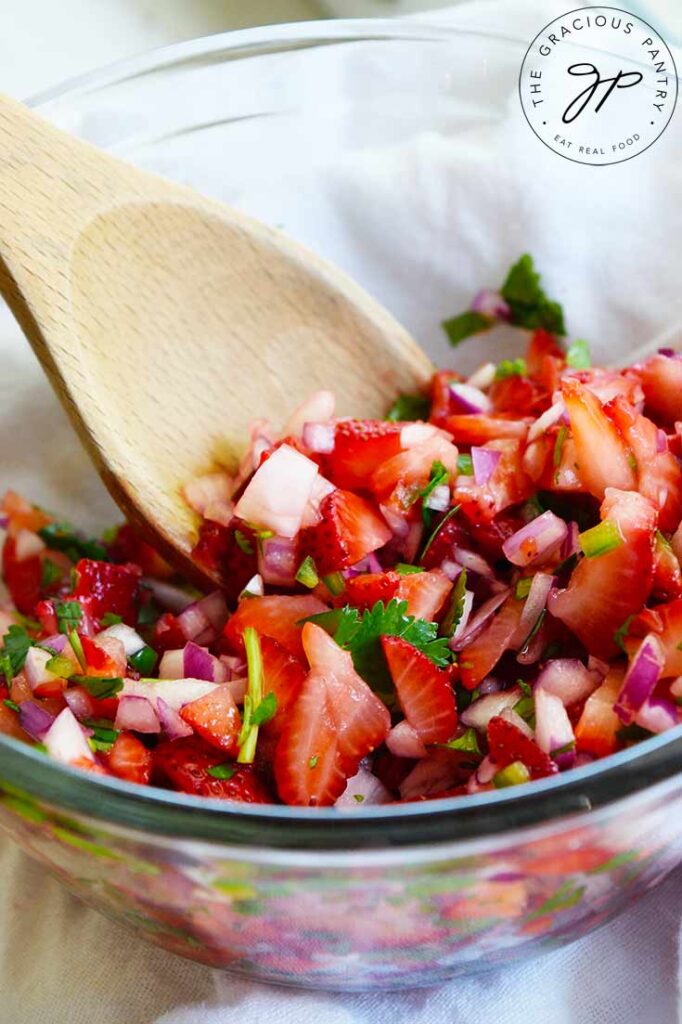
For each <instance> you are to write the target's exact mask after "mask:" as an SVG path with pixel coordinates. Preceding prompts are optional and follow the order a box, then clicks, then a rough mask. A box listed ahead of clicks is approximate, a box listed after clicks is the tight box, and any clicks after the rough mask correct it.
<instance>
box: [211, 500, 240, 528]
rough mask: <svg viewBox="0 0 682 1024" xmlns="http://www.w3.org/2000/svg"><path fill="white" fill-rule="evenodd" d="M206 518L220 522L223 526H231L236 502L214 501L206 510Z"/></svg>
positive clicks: (213, 521)
mask: <svg viewBox="0 0 682 1024" xmlns="http://www.w3.org/2000/svg"><path fill="white" fill-rule="evenodd" d="M204 519H210V520H211V522H212V523H220V525H221V526H229V525H230V523H231V522H232V520H233V519H234V502H232V501H212V502H211V503H210V505H207V506H206V508H205V510H204Z"/></svg>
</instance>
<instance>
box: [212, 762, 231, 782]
mask: <svg viewBox="0 0 682 1024" xmlns="http://www.w3.org/2000/svg"><path fill="white" fill-rule="evenodd" d="M236 771H237V766H236V765H234V764H230V762H229V761H225V762H223V764H214V765H213V767H212V768H207V769H206V774H207V775H210V776H211V778H212V779H231V778H232V776H233V775H234V773H235V772H236Z"/></svg>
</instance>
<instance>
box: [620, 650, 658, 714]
mask: <svg viewBox="0 0 682 1024" xmlns="http://www.w3.org/2000/svg"><path fill="white" fill-rule="evenodd" d="M664 665H665V653H664V651H663V648H662V647H661V642H660V640H659V639H658V637H657V636H656V634H655V633H649V634H648V635H647V636H645V637H644V639H643V640H642V642H641V644H640V645H639V648H638V650H637V653H636V654H635V656H634V658H633V659H632V661H631V662H630V667H629V668H628V670H627V672H626V673H625V679H624V680H623V686H622V687H621V691H620V693H619V694H618V699H617V700H616V703H615V704H614V705H613V710H614V711H615V712H616V714H617V715H618V717H619V718H620V720H621V722H624V723H625V725H629V724H630V723H631V722H632V721H634V717H635V713H636V712H637V711H639V709H640V708H641V707H642V705H643V704H644V703H645V701H647V700H648V699H649V697H650V696H651V694H652V693H653V691H654V687H655V686H656V683H657V682H658V680H659V679H660V678H661V674H662V672H663V667H664Z"/></svg>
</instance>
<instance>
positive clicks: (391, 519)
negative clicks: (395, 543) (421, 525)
mask: <svg viewBox="0 0 682 1024" xmlns="http://www.w3.org/2000/svg"><path fill="white" fill-rule="evenodd" d="M379 511H380V512H381V514H382V516H383V517H384V519H385V520H386V525H387V526H388V528H389V530H390V531H391V533H392V534H393V536H394V537H400V538H401V539H404V538H405V537H407V535H408V533H409V532H410V524H409V522H408V521H407V519H406V518H405V517H404V516H401V515H398V513H397V512H394V511H393V509H391V508H389V507H388V505H379Z"/></svg>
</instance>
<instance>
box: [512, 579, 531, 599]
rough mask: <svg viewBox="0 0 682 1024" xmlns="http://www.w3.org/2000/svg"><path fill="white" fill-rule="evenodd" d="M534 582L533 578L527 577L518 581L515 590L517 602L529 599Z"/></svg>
mask: <svg viewBox="0 0 682 1024" xmlns="http://www.w3.org/2000/svg"><path fill="white" fill-rule="evenodd" d="M532 582H533V577H532V576H526V577H524V579H522V580H519V581H518V583H517V584H516V588H515V590H514V597H515V598H516V600H517V601H522V600H523V599H524V597H528V594H529V593H530V588H531V584H532Z"/></svg>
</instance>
